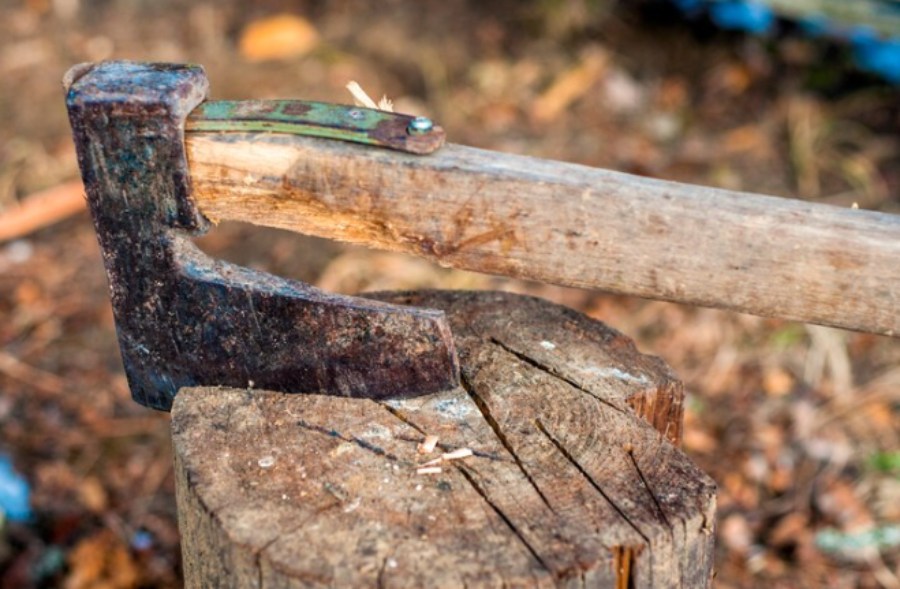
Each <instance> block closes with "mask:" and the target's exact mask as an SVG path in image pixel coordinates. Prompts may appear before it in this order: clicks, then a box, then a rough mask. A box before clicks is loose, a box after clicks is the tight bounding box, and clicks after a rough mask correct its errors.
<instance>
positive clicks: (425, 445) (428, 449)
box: [416, 436, 440, 454]
mask: <svg viewBox="0 0 900 589" xmlns="http://www.w3.org/2000/svg"><path fill="white" fill-rule="evenodd" d="M439 439H440V438H438V437H437V436H425V439H424V440H423V441H422V442H420V443H419V445H418V446H417V447H416V450H417V451H418V452H419V454H431V453H432V452H434V449H435V447H436V446H437V443H438V440H439Z"/></svg>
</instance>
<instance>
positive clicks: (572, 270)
mask: <svg viewBox="0 0 900 589" xmlns="http://www.w3.org/2000/svg"><path fill="white" fill-rule="evenodd" d="M186 147H187V153H188V160H189V162H190V173H191V177H192V182H193V194H194V196H195V198H196V200H197V203H198V206H199V208H200V210H201V211H202V212H203V214H204V215H206V216H207V217H208V218H209V219H211V220H212V221H214V222H217V221H219V220H225V219H228V220H238V221H246V222H250V223H255V224H258V225H268V226H271V227H281V228H285V229H290V230H293V231H298V232H300V233H305V234H309V235H317V236H320V237H328V238H333V239H338V240H341V241H346V242H350V243H357V244H363V245H367V246H371V247H375V248H380V249H385V250H391V251H400V252H406V253H410V254H414V255H417V256H422V257H425V258H428V259H430V260H433V261H434V262H436V263H438V264H440V265H442V266H449V267H453V268H463V269H466V270H475V271H478V272H486V273H490V274H503V275H507V276H514V277H519V278H527V279H533V280H539V281H542V282H550V283H555V284H560V285H566V286H575V287H582V288H592V289H601V290H605V291H611V292H617V293H623V294H629V295H637V296H641V297H647V298H653V299H662V300H668V301H676V302H680V303H689V304H693V305H701V306H706V307H718V308H723V309H731V310H734V311H741V312H746V313H752V314H754V315H763V316H769V317H780V318H784V319H790V320H797V321H805V322H811V323H819V324H823V325H832V326H837V327H843V328H847V329H854V330H861V331H869V332H874V333H880V334H886V335H892V336H896V335H900V217H898V216H895V215H888V214H883V213H877V212H872V211H863V210H854V209H844V208H838V207H834V206H828V205H821V204H812V203H808V202H803V201H797V200H790V199H784V198H775V197H769V196H761V195H756V194H748V193H742V192H733V191H729V190H721V189H714V188H705V187H701V186H692V185H687V184H679V183H676V182H666V181H660V180H652V179H648V178H643V177H637V176H630V175H628V174H621V173H617V172H611V171H608V170H602V169H597V168H590V167H585V166H580V165H575V164H569V163H563V162H556V161H548V160H541V159H535V158H530V157H523V156H517V155H509V154H504V153H498V152H493V151H485V150H480V149H474V148H470V147H463V146H458V145H447V146H446V147H444V148H443V149H441V150H439V151H437V152H436V153H434V154H432V155H428V156H414V155H407V154H402V153H396V152H391V151H387V150H382V149H375V148H371V147H365V146H359V145H353V144H349V143H343V142H337V141H327V140H321V139H313V138H308V137H299V136H290V135H278V134H268V135H267V134H215V133H208V132H191V133H188V134H187V136H186Z"/></svg>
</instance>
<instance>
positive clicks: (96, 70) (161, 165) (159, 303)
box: [65, 62, 459, 410]
mask: <svg viewBox="0 0 900 589" xmlns="http://www.w3.org/2000/svg"><path fill="white" fill-rule="evenodd" d="M65 87H66V102H67V106H68V109H69V119H70V122H71V124H72V129H73V133H74V136H75V145H76V148H77V152H78V162H79V165H80V167H81V173H82V178H83V180H84V184H85V189H86V191H87V198H88V202H89V205H90V209H91V213H92V215H93V218H94V225H95V228H96V231H97V236H98V240H99V242H100V247H101V251H102V254H103V259H104V262H105V265H106V269H107V273H108V276H109V286H110V291H111V296H112V304H113V311H114V315H115V320H116V328H117V331H118V336H119V344H120V347H121V351H122V359H123V362H124V365H125V371H126V374H127V376H128V382H129V385H130V387H131V391H132V396H133V397H134V399H135V400H136V401H138V402H139V403H141V404H144V405H147V406H150V407H153V408H156V409H162V410H168V409H169V408H170V407H171V405H172V399H173V398H174V396H175V394H176V393H177V392H178V390H179V389H180V388H181V387H184V386H194V385H223V386H230V387H247V386H256V387H260V388H266V389H271V390H277V391H283V392H295V393H331V394H340V395H346V396H353V397H369V398H384V397H403V396H409V395H413V394H425V393H430V392H435V391H438V390H442V389H446V388H450V387H453V386H455V385H456V384H457V382H458V370H459V369H458V361H457V358H456V351H455V348H454V345H453V339H452V336H451V333H450V328H449V326H448V323H447V321H446V318H445V317H444V314H443V312H441V311H437V310H430V309H418V308H412V307H403V306H397V305H388V304H384V303H380V302H377V301H372V300H367V299H363V298H355V297H347V296H338V295H333V294H328V293H324V292H322V291H320V290H317V289H316V288H314V287H312V286H310V285H308V284H304V283H301V282H296V281H291V280H286V279H282V278H279V277H276V276H272V275H269V274H265V273H262V272H257V271H254V270H250V269H248V268H243V267H240V266H236V265H233V264H229V263H225V262H222V261H219V260H214V259H211V258H210V257H208V256H206V255H205V254H204V253H203V252H201V251H200V250H199V249H198V248H197V247H196V246H195V245H194V244H193V242H192V241H191V238H192V236H196V235H199V234H202V233H203V232H204V231H205V230H206V229H207V226H208V223H207V221H206V220H205V219H204V218H203V216H202V215H201V214H200V213H199V212H198V211H197V208H196V206H195V204H194V202H193V201H192V199H191V185H190V176H189V173H188V167H187V162H186V159H185V151H184V143H183V142H184V121H185V118H186V117H187V115H188V114H189V113H190V112H191V111H192V110H193V109H194V108H195V107H196V106H197V105H198V104H200V102H202V101H203V100H204V98H205V97H206V93H207V88H208V84H207V80H206V77H205V75H204V72H203V70H202V68H200V67H197V66H172V65H161V64H139V63H131V62H108V63H103V64H98V65H82V66H76V67H75V68H73V69H72V70H70V71H69V73H68V74H67V75H66V79H65Z"/></svg>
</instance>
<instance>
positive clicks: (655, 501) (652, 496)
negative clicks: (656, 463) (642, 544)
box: [625, 448, 672, 530]
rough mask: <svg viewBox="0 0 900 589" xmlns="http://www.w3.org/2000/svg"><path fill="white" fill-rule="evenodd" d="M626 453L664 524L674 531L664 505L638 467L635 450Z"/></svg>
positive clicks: (628, 450)
mask: <svg viewBox="0 0 900 589" xmlns="http://www.w3.org/2000/svg"><path fill="white" fill-rule="evenodd" d="M625 453H626V454H628V458H630V459H631V464H633V465H634V470H635V471H637V474H638V477H640V479H641V483H643V485H644V488H645V489H647V494H648V495H650V499H652V500H653V504H654V505H656V509H657V510H658V511H659V516H660V517H661V518H662V520H663V522H665V524H666V527H667V528H668V529H669V530H672V524H671V523H670V522H669V518H668V517H666V512H665V511H664V510H663V507H662V504H661V503H660V502H659V498H657V496H656V493H654V492H653V489H652V488H651V487H650V482H649V481H648V480H647V478H646V477H645V476H644V473H643V472H642V471H641V467H640V466H638V463H637V459H636V458H635V457H634V450H633V449H632V448H628V449H626V450H625Z"/></svg>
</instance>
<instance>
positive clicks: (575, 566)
mask: <svg viewBox="0 0 900 589" xmlns="http://www.w3.org/2000/svg"><path fill="white" fill-rule="evenodd" d="M377 296H378V298H381V299H383V300H389V301H391V302H395V303H401V304H411V305H420V306H427V307H431V308H438V309H444V310H445V311H446V312H447V313H448V316H449V319H450V322H451V326H452V329H453V333H454V337H455V339H456V343H457V346H458V350H459V354H460V362H461V367H462V382H463V386H462V387H460V388H457V389H454V390H449V391H445V392H443V393H439V394H435V395H429V396H423V397H417V398H414V399H411V400H404V401H384V402H375V401H371V400H366V399H348V398H342V397H336V396H319V395H286V394H278V393H270V392H264V391H257V390H238V389H216V388H197V389H184V390H182V391H181V392H180V393H179V394H178V396H177V397H176V400H175V405H174V408H173V423H172V428H173V436H174V442H175V453H176V459H175V460H176V477H177V497H178V511H179V524H180V527H181V531H182V544H183V554H184V572H185V582H186V586H187V587H212V586H215V587H267V588H272V587H278V588H281V587H375V586H377V587H464V586H468V587H506V586H509V587H555V586H563V587H585V586H587V587H617V588H623V589H624V588H630V587H702V586H707V585H708V583H709V580H710V576H711V569H712V562H713V534H712V531H713V530H712V528H713V525H714V515H715V486H714V483H713V482H712V481H711V480H710V479H709V478H708V477H707V476H706V475H704V474H703V473H702V472H700V471H699V470H698V469H697V468H696V467H695V466H694V465H693V464H692V463H691V462H690V461H689V460H688V459H687V458H686V457H685V456H684V455H683V454H682V453H681V452H680V451H679V450H678V449H677V447H676V446H677V444H678V442H679V440H680V435H681V419H682V401H683V390H682V386H681V384H680V383H679V382H678V381H677V380H676V379H675V377H674V376H673V375H672V373H671V371H670V370H669V368H668V367H667V366H666V365H665V364H664V363H663V362H662V361H660V360H659V359H658V358H655V357H652V356H646V355H642V354H640V353H638V352H637V350H636V349H635V346H634V344H633V342H632V341H631V340H629V339H628V338H627V337H625V336H623V335H622V334H620V333H618V332H616V331H615V330H613V329H610V328H609V327H607V326H605V325H604V324H602V323H599V322H596V321H593V320H591V319H588V318H586V317H585V316H583V315H581V314H579V313H576V312H574V311H572V310H569V309H566V308H564V307H560V306H557V305H553V304H551V303H548V302H545V301H541V300H538V299H534V298H529V297H522V296H517V295H510V294H502V293H493V292H488V293H471V292H470V293H448V292H414V293H385V294H381V295H377ZM427 435H434V436H437V437H438V446H437V449H436V450H435V451H434V452H433V453H430V454H421V453H419V452H418V451H417V445H418V443H419V442H422V441H423V439H424V438H425V436H427ZM463 448H468V449H471V450H472V452H473V455H472V456H469V457H464V458H459V459H455V460H444V461H442V462H440V463H439V464H437V465H436V466H437V467H438V468H439V469H440V472H432V473H428V471H421V470H419V467H420V466H421V465H422V464H423V463H425V462H426V461H428V460H430V459H433V458H435V457H440V456H441V454H442V453H446V452H452V451H455V450H459V449H463Z"/></svg>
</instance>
